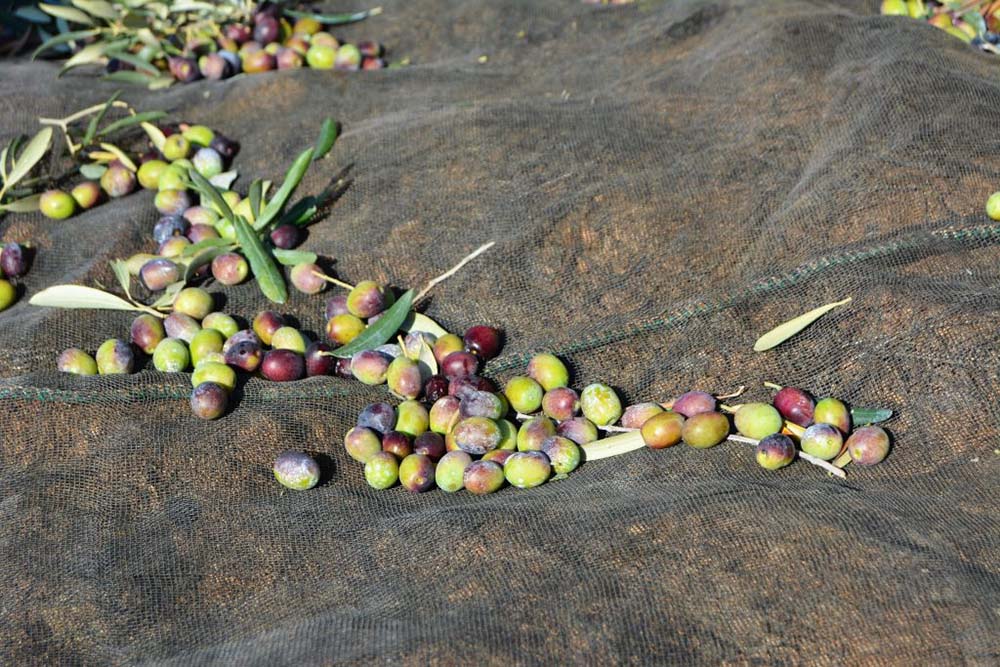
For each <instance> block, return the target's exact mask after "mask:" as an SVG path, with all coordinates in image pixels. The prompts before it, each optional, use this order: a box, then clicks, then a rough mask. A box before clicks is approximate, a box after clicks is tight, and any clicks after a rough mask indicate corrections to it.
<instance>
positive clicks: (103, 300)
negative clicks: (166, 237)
mask: <svg viewBox="0 0 1000 667" xmlns="http://www.w3.org/2000/svg"><path fill="white" fill-rule="evenodd" d="M28 303H30V304H31V305H33V306H47V307H49V308H99V309H104V310H142V309H141V308H137V307H136V306H134V305H132V304H131V303H129V302H128V301H126V300H125V299H123V298H121V297H120V296H115V295H114V294H110V293H108V292H105V291H103V290H99V289H94V288H93V287H84V286H83V285H55V286H53V287H49V288H46V289H43V290H42V291H41V292H39V293H38V294H36V295H35V296H33V297H31V300H30V301H28Z"/></svg>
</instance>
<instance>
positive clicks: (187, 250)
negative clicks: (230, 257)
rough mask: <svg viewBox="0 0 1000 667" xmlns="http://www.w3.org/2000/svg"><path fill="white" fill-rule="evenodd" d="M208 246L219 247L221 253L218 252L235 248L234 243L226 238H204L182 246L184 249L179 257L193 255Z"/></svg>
mask: <svg viewBox="0 0 1000 667" xmlns="http://www.w3.org/2000/svg"><path fill="white" fill-rule="evenodd" d="M209 248H221V249H222V253H220V254H224V253H227V252H229V251H231V250H233V249H234V248H236V244H235V243H233V242H232V241H230V240H228V239H205V240H203V241H198V242H197V243H192V244H191V245H188V246H184V249H183V250H181V257H194V256H195V255H197V254H199V253H200V252H202V251H203V250H208V249H209ZM213 259H214V258H213Z"/></svg>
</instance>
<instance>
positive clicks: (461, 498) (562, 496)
mask: <svg viewBox="0 0 1000 667" xmlns="http://www.w3.org/2000/svg"><path fill="white" fill-rule="evenodd" d="M337 7H338V9H356V8H362V7H363V5H362V4H360V3H357V2H347V3H346V4H345V3H340V4H338V5H337ZM876 10H877V7H875V6H874V3H871V2H867V3H862V2H844V3H840V2H822V1H820V0H816V1H812V2H810V1H806V0H802V1H798V2H791V1H790V2H782V3H773V2H768V3H760V2H737V1H732V2H695V1H690V2H641V3H638V4H636V5H631V6H627V7H622V8H601V7H594V6H591V5H586V4H583V3H580V2H577V1H575V0H560V1H550V2H544V3H531V2H523V1H522V2H519V1H517V0H501V1H499V2H482V1H478V2H477V1H472V2H469V1H461V2H447V1H441V2H425V3H412V2H397V1H390V2H386V3H385V13H384V14H383V15H382V16H380V17H377V18H375V19H371V20H369V21H366V22H364V23H361V24H357V25H354V26H350V27H347V28H344V29H341V30H337V31H335V32H336V33H337V34H338V35H344V36H345V37H347V38H351V39H362V38H372V37H377V38H379V39H381V40H383V41H384V42H386V43H387V44H388V45H389V46H390V47H391V48H392V57H393V58H394V59H398V58H400V57H403V56H410V57H411V58H412V60H413V62H414V63H415V64H414V66H411V67H408V68H405V69H400V70H391V71H381V72H365V73H359V74H339V73H337V74H334V73H330V72H322V71H311V70H302V71H297V72H294V73H274V74H268V75H260V76H251V77H239V78H236V79H232V80H228V81H225V82H222V83H205V82H201V83H196V84H192V85H187V86H176V87H174V88H171V89H169V90H166V91H160V92H157V93H147V92H143V91H138V90H129V91H126V95H127V98H128V99H130V100H131V101H133V102H135V103H137V104H138V105H139V106H141V107H142V108H163V109H166V110H168V111H170V112H171V114H172V116H173V117H175V118H177V119H186V120H190V121H192V122H199V123H205V124H207V125H210V126H212V127H216V128H218V129H220V130H222V131H224V132H225V133H227V134H229V135H231V136H233V137H234V138H238V139H239V140H241V141H242V143H243V150H242V152H241V153H240V155H239V157H238V159H237V166H238V168H239V169H240V170H241V172H242V173H244V174H245V175H247V176H252V175H259V176H262V177H269V178H272V179H277V178H280V176H281V175H282V173H283V172H284V169H285V168H286V166H287V165H288V164H289V163H290V162H291V160H292V159H293V158H294V156H295V155H296V154H297V153H298V152H299V151H301V150H302V149H304V148H305V147H307V146H309V145H311V144H312V142H313V140H314V138H315V135H316V131H317V129H318V127H319V123H320V121H321V120H322V118H323V117H325V116H328V115H329V116H333V117H335V118H337V119H339V120H340V121H341V122H342V123H343V127H344V132H343V135H342V137H341V138H340V140H339V141H338V143H337V146H336V147H335V149H334V152H333V156H332V158H331V159H329V160H327V161H326V162H324V163H322V168H320V169H315V170H313V171H312V172H310V174H309V175H308V176H307V178H306V180H305V182H304V184H303V186H302V191H303V192H315V191H318V190H319V189H320V188H321V187H322V186H323V185H325V183H326V181H327V180H328V179H329V178H330V176H331V175H333V174H335V173H337V171H339V170H340V169H343V168H345V167H348V166H350V167H351V171H350V174H351V177H352V178H353V184H352V185H351V187H350V189H349V190H348V191H347V192H346V193H345V194H344V196H343V197H342V198H341V199H340V200H339V201H338V202H337V203H336V204H335V206H334V207H333V209H332V211H331V213H330V215H329V217H328V218H327V219H326V220H324V221H323V222H322V223H320V224H318V225H315V226H313V227H312V228H310V234H309V239H308V242H307V244H306V247H307V248H309V249H312V250H316V251H318V252H321V253H322V254H324V255H326V256H328V257H330V258H332V259H334V260H335V264H334V265H333V268H334V269H335V270H336V272H337V273H338V274H339V275H340V276H342V277H344V278H345V279H346V280H351V281H357V280H361V279H365V278H371V279H374V280H378V281H387V282H390V283H391V284H393V285H396V286H401V287H411V286H412V287H419V286H421V285H422V284H423V283H424V282H425V281H426V280H427V279H428V278H430V277H432V276H434V275H436V274H438V273H440V272H442V271H444V270H445V269H447V268H448V267H450V266H452V265H453V264H454V263H455V262H457V261H458V260H459V259H460V258H461V257H462V256H464V255H465V254H466V253H468V252H470V251H471V250H473V249H474V248H476V247H477V246H479V245H480V244H482V243H484V242H486V241H488V240H496V241H497V245H496V246H495V247H494V248H493V249H492V250H491V251H490V252H489V253H487V254H486V255H484V256H483V257H482V258H480V259H479V260H477V261H476V262H475V263H473V264H470V265H469V266H468V267H467V268H466V269H464V270H463V271H462V272H460V273H459V274H458V275H456V276H454V277H452V278H451V279H449V280H448V281H447V282H445V283H444V284H442V285H440V286H439V287H437V288H436V289H435V290H434V291H433V293H432V299H431V300H430V302H429V304H428V307H427V309H426V311H427V313H428V314H429V315H431V316H432V317H434V318H435V319H437V320H438V321H440V322H441V323H442V324H444V325H445V326H447V327H449V328H451V329H453V330H459V331H460V330H462V329H464V328H465V327H466V326H468V325H471V324H474V323H487V324H493V325H498V326H501V327H503V329H504V330H505V332H506V336H507V341H508V342H507V346H506V348H505V350H504V353H503V354H502V355H501V356H500V357H499V358H498V359H496V360H495V361H494V362H491V364H490V365H489V366H488V367H487V375H489V376H491V377H493V378H494V379H496V380H500V381H503V380H506V379H507V378H508V377H510V376H511V375H514V374H516V373H518V372H521V369H522V368H523V364H524V363H525V361H526V359H527V358H528V356H529V355H530V353H531V352H533V351H537V350H542V349H547V350H552V351H555V352H557V353H561V354H562V355H564V356H565V357H566V358H567V360H568V361H569V362H570V364H571V365H572V367H573V370H574V374H575V377H576V378H577V382H576V385H577V386H578V387H582V386H583V385H584V384H586V383H588V382H590V381H595V380H603V381H606V382H608V383H610V384H612V385H613V386H615V387H617V388H619V389H620V390H621V392H622V394H623V396H624V397H626V398H627V399H628V400H629V401H639V400H650V399H660V400H662V399H667V398H670V397H672V396H674V395H676V394H678V393H680V392H682V391H685V390H688V389H693V388H697V389H705V390H709V391H717V392H725V391H728V390H731V389H733V388H735V387H737V386H739V385H747V386H748V387H750V390H749V391H748V393H747V395H746V398H747V399H748V400H752V399H765V398H766V397H767V396H768V393H767V390H765V389H764V388H763V387H761V383H762V382H763V381H768V380H769V381H774V382H779V383H784V384H794V385H799V386H803V387H805V388H808V389H811V390H813V391H815V392H816V393H818V394H821V395H822V394H832V395H837V396H841V397H843V398H844V399H846V400H848V401H850V402H853V403H854V404H856V405H864V406H880V407H889V408H892V409H893V410H895V411H896V413H897V415H898V417H897V418H895V419H894V420H893V421H892V422H890V423H889V428H890V430H891V431H892V434H893V437H894V441H895V449H894V451H893V452H892V454H891V456H890V457H889V459H887V460H886V462H885V463H883V464H882V465H880V466H877V467H875V468H871V469H849V470H848V473H849V476H848V478H847V480H846V481H840V480H837V479H834V478H832V477H828V476H827V475H826V474H825V473H823V472H822V471H820V470H819V469H817V468H815V467H813V466H809V465H806V464H802V463H798V464H795V465H793V466H791V467H790V468H787V469H785V470H783V471H781V472H779V473H772V472H767V471H765V470H762V469H761V468H759V467H758V466H757V465H756V464H755V462H754V460H753V455H752V449H750V448H749V447H747V446H746V445H740V444H738V443H728V444H725V445H723V446H720V447H716V448H714V449H712V450H708V451H693V450H691V449H690V448H685V447H676V448H673V449H670V450H666V451H660V452H654V451H639V452H636V453H634V454H631V455H628V456H623V457H619V458H615V459H608V460H603V461H595V462H591V463H589V464H585V465H584V466H582V467H581V468H580V469H579V470H578V471H577V472H575V473H573V474H572V475H571V476H570V478H569V479H567V480H565V481H559V482H556V483H550V484H546V485H544V486H542V487H540V488H538V489H535V490H532V491H518V490H514V489H505V490H503V491H501V492H500V493H497V494H494V495H492V496H487V497H472V496H469V495H468V494H465V493H459V494H454V495H448V494H445V493H443V492H440V491H435V492H431V493H427V494H422V495H414V494H410V493H407V492H406V491H404V490H401V489H394V490H391V491H384V492H376V491H373V490H371V489H369V488H368V486H366V484H365V483H364V479H363V476H362V471H361V469H360V467H359V466H358V465H357V464H355V463H354V462H352V461H351V460H350V459H349V458H348V457H347V455H346V454H345V452H344V451H343V447H342V437H343V434H344V432H345V431H346V430H347V429H348V428H349V427H350V426H351V425H353V421H354V418H355V416H356V414H357V413H358V411H359V410H360V409H361V408H362V407H363V406H364V405H365V404H366V403H368V402H370V401H372V400H375V399H377V398H382V397H384V396H385V393H384V389H372V388H366V387H364V386H362V385H360V384H359V383H356V382H348V381H344V380H340V379H337V378H314V379H310V380H306V381H302V382H298V383H296V384H294V385H277V384H269V383H266V382H264V381H262V380H259V379H252V380H250V381H249V382H247V383H246V384H245V386H243V387H242V388H241V389H240V390H239V391H238V393H237V399H238V407H237V409H236V410H235V411H234V412H233V413H232V414H230V415H229V416H227V417H226V418H224V419H223V420H221V421H219V422H215V423H203V422H199V421H197V420H195V419H194V418H193V417H192V416H191V415H190V411H189V409H188V406H187V400H186V399H187V396H188V393H189V391H190V385H189V379H188V376H187V375H174V376H170V375H164V374H160V373H156V372H154V371H152V370H150V369H148V368H144V369H143V370H142V371H141V372H139V373H137V374H134V375H131V376H127V377H119V378H111V377H106V378H77V377H70V376H64V375H60V374H58V373H56V372H55V359H56V356H57V354H58V353H59V351H61V350H62V349H64V348H66V347H70V346H79V347H83V348H85V349H89V350H94V349H96V347H97V346H98V345H99V344H100V342H101V341H103V340H104V339H106V338H109V337H113V336H124V335H126V332H127V328H128V324H129V321H130V316H129V315H128V314H127V313H113V312H83V311H75V312H71V311H57V310H49V309H40V308H35V307H32V306H29V305H28V304H27V297H24V298H22V299H21V300H20V302H19V303H18V304H17V305H16V306H14V307H13V308H11V309H9V310H8V311H5V312H4V313H2V314H0V377H2V378H3V379H2V380H0V401H2V417H0V517H2V519H0V562H2V563H3V567H2V568H0V591H2V592H0V628H2V629H3V631H2V632H0V662H2V663H3V664H11V665H20V664H40V663H50V664H56V663H58V664H146V663H149V664H177V665H189V664H206V663H213V662H214V663H220V664H238V665H250V664H252V665H279V664H341V663H344V664H372V663H375V664H381V663H392V664H396V663H400V664H407V665H426V664H546V665H552V664H565V663H592V664H676V663H698V664H706V665H718V664H727V665H729V664H732V665H745V664H755V665H757V664H759V665H799V664H818V665H860V664H866V665H867V664H899V665H992V664H996V663H997V662H998V661H1000V639H998V638H1000V557H998V553H1000V551H998V546H1000V544H998V542H1000V540H998V534H1000V520H998V516H1000V515H998V509H1000V506H998V501H997V499H998V495H1000V494H998V483H997V480H998V468H1000V456H998V455H997V454H996V451H995V450H996V449H997V447H998V446H1000V437H998V429H997V427H998V420H997V408H996V397H997V395H998V393H1000V351H998V349H1000V348H998V346H997V342H998V340H1000V339H998V334H997V331H998V324H997V323H998V318H997V314H998V310H1000V291H998V285H1000V227H998V226H997V224H996V223H993V222H992V221H990V220H989V219H987V218H986V216H985V215H984V214H983V203H984V202H985V200H986V197H987V196H988V195H989V193H990V192H992V191H994V190H997V189H1000V158H998V147H1000V138H998V137H1000V132H998V130H1000V61H998V60H997V59H996V58H994V57H990V56H987V55H983V54H980V53H977V52H976V51H975V50H973V49H971V48H969V47H967V46H965V45H963V44H962V43H961V42H960V41H958V40H956V39H954V38H951V37H949V36H948V35H946V34H944V33H943V32H942V31H939V30H935V29H934V28H932V27H930V26H927V25H924V24H920V23H918V22H916V21H907V20H902V19H898V18H883V17H879V16H877V15H875V14H876ZM522 31H523V36H519V33H520V32H522ZM481 55H487V56H488V60H487V62H486V63H479V62H478V59H479V56H481ZM57 69H58V65H57V64H56V63H41V62H40V63H34V64H32V63H28V62H23V61H22V62H12V61H7V62H5V63H4V64H2V65H0V139H3V140H6V139H7V138H9V137H10V136H11V135H13V134H14V133H17V132H25V133H26V132H32V131H34V130H35V129H36V128H37V125H36V120H35V119H36V117H37V116H39V115H45V116H59V115H66V114H68V113H70V112H72V111H74V110H76V109H79V108H82V107H84V106H86V105H90V104H95V103H98V102H101V101H103V100H104V99H106V98H107V97H108V96H109V95H110V94H111V92H113V90H114V89H115V87H114V86H113V85H111V84H107V83H102V82H99V81H97V80H96V79H95V78H93V77H91V76H88V75H85V74H84V73H82V72H81V73H74V74H71V75H69V76H66V77H64V78H63V79H60V80H58V81H57V80H56V79H55V73H56V71H57ZM242 182H243V183H244V185H243V187H244V188H245V187H246V186H245V183H246V182H248V181H247V180H246V178H244V179H242ZM151 202H152V196H151V195H150V194H149V193H142V194H138V195H135V196H132V197H129V198H127V199H125V200H123V201H119V202H116V203H114V204H113V205H106V206H102V207H99V208H96V209H94V210H92V211H90V212H87V213H85V214H82V215H79V216H77V217H75V218H72V219H71V220H68V221H65V222H52V221H46V220H44V219H41V218H40V217H32V216H23V215H22V216H8V217H6V218H4V219H2V220H0V239H2V240H4V241H11V240H15V241H22V242H23V241H29V240H30V241H33V242H34V243H35V244H36V246H37V247H38V248H39V252H38V256H37V258H36V261H35V263H34V266H33V268H32V271H31V273H30V274H29V275H28V276H27V278H26V279H25V280H24V284H25V285H26V287H27V292H28V296H30V294H32V293H34V292H37V291H38V290H40V289H42V288H44V287H47V286H49V285H52V284H56V283H67V282H76V283H84V284H95V283H98V282H100V283H103V284H105V285H112V284H114V279H113V276H112V274H111V272H110V270H109V269H108V265H107V261H108V260H109V259H112V258H115V257H124V256H127V255H129V254H131V253H133V252H137V251H151V250H152V245H151V243H152V241H151V240H150V230H151V228H152V224H153V222H154V220H155V218H156V216H155V212H154V211H153V208H152V205H151ZM213 289H216V288H213ZM848 295H850V296H853V297H854V301H853V303H852V304H851V305H850V306H849V307H847V308H841V309H838V310H836V311H834V312H832V313H830V314H829V315H827V316H826V317H824V318H823V319H822V320H820V321H819V322H817V323H816V324H815V325H813V326H812V327H810V328H809V329H808V330H806V331H805V332H804V333H802V334H800V335H799V336H797V337H796V338H794V339H793V340H792V341H790V342H788V343H786V344H784V345H782V346H781V347H779V348H776V349H775V350H772V351H770V352H767V353H753V352H752V351H751V346H752V344H753V341H754V340H755V338H756V337H757V336H758V335H759V334H760V333H762V332H763V331H765V330H767V329H769V328H770V327H772V326H774V325H775V324H777V323H779V322H781V321H784V320H785V319H788V318H789V317H791V316H793V315H797V314H799V313H801V312H804V311H806V310H808V309H810V308H812V307H814V306H817V305H820V304H823V303H827V302H831V301H835V300H838V299H841V298H844V297H845V296H848ZM322 301H323V300H322V299H320V298H317V297H311V298H310V297H306V296H304V295H301V294H295V295H293V297H292V298H291V299H290V302H289V303H288V304H287V307H285V308H284V309H283V310H284V312H286V313H288V314H290V315H294V316H295V317H296V318H298V320H299V321H300V322H301V325H302V327H303V328H304V329H306V330H309V331H313V332H321V331H322V327H323V321H322V307H323V306H322ZM265 306H267V303H266V302H265V301H263V299H262V297H261V296H260V293H259V292H258V291H257V289H256V288H255V287H254V286H253V285H252V284H246V285H243V286H239V287H236V288H229V289H226V290H225V303H224V310H226V311H227V312H231V313H234V314H238V315H242V316H244V317H249V316H252V315H253V314H254V313H256V312H257V311H258V310H260V309H262V308H264V307H265ZM290 446H291V447H298V448H302V449H306V450H308V451H311V452H314V453H317V454H320V455H322V456H321V460H322V462H323V465H324V469H325V471H326V477H327V480H326V481H325V483H324V484H323V485H322V486H321V487H320V488H317V489H314V490H312V491H310V492H305V493H290V492H286V493H282V492H281V490H280V487H279V486H278V485H277V484H276V483H275V482H274V480H273V479H272V477H271V473H270V469H269V468H270V464H271V461H272V460H273V458H274V456H275V455H276V454H277V453H278V452H279V451H281V450H282V449H285V448H287V447H290Z"/></svg>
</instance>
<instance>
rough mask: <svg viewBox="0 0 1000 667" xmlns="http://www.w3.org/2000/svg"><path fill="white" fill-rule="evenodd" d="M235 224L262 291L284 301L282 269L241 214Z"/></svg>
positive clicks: (285, 296) (265, 294) (237, 238)
mask: <svg viewBox="0 0 1000 667" xmlns="http://www.w3.org/2000/svg"><path fill="white" fill-rule="evenodd" d="M220 198H221V197H220ZM233 226H234V227H235V228H236V240H237V241H238V242H239V244H240V247H241V248H242V249H243V254H244V255H246V258H247V261H248V262H249V263H250V268H251V269H252V270H253V275H254V277H255V278H256V279H257V284H258V285H259V286H260V291H261V292H263V294H264V296H266V297H267V298H268V299H270V300H271V301H274V302H275V303H284V302H285V300H286V299H287V298H288V289H287V287H286V286H285V279H284V277H283V276H282V275H281V271H279V270H278V267H277V266H276V265H275V264H274V258H273V257H271V255H270V253H268V252H267V249H266V248H265V247H264V244H262V243H261V242H260V237H258V236H257V232H255V231H254V230H253V229H252V228H251V227H250V225H249V224H248V223H247V221H246V220H244V219H243V216H241V215H238V216H236V217H235V218H234V219H233ZM379 322H381V319H379ZM376 324H377V323H376ZM362 335H363V334H362Z"/></svg>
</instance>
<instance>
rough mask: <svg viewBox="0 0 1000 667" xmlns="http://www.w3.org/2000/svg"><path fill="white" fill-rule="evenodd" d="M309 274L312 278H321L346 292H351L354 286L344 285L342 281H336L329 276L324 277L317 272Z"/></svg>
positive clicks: (324, 275) (323, 274)
mask: <svg viewBox="0 0 1000 667" xmlns="http://www.w3.org/2000/svg"><path fill="white" fill-rule="evenodd" d="M311 273H312V274H313V275H314V276H316V277H317V278H321V279H323V280H325V281H326V282H328V283H333V284H334V285H336V286H337V287H343V288H344V289H346V290H352V289H354V285H351V284H350V283H345V282H344V281H343V280H337V279H336V278H331V277H330V276H328V275H326V274H325V273H321V272H319V271H312V272H311Z"/></svg>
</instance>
